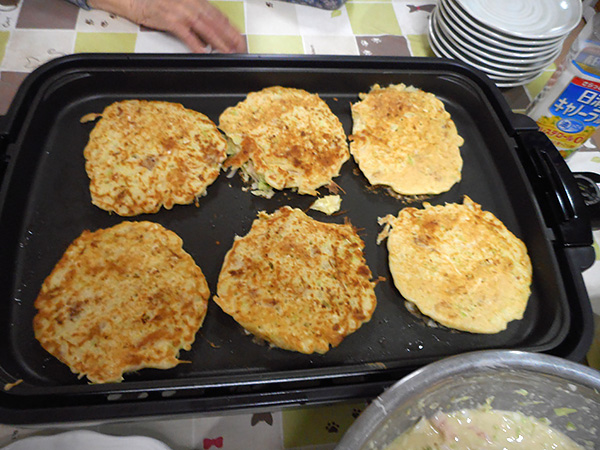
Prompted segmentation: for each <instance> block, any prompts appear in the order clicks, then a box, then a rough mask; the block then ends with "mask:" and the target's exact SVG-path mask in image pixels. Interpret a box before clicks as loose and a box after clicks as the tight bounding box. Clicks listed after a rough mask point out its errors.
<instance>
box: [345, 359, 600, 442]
mask: <svg viewBox="0 0 600 450" xmlns="http://www.w3.org/2000/svg"><path fill="white" fill-rule="evenodd" d="M483 404H490V405H491V407H492V408H494V409H496V410H503V411H515V412H520V413H522V414H524V415H526V416H533V417H537V418H540V419H542V418H545V419H547V420H548V421H549V422H550V423H549V424H550V426H551V427H552V428H553V429H555V430H558V431H560V432H561V433H563V434H566V435H567V436H569V437H570V438H571V439H573V440H574V441H575V442H576V443H578V444H579V445H580V446H582V447H583V448H585V449H586V450H589V449H598V448H600V426H599V425H600V371H598V370H595V369H592V368H590V367H587V366H584V365H582V364H578V363H574V362H571V361H567V360H564V359H562V358H558V357H556V356H551V355H545V354H538V353H528V352H519V351H508V350H486V351H479V352H471V353H465V354H462V355H459V356H453V357H450V358H446V359H443V360H441V361H437V362H435V363H431V364H429V365H427V366H425V367H422V368H421V369H419V370H417V371H415V372H413V373H412V374H410V375H409V376H407V377H405V378H403V379H402V380H400V381H398V382H397V383H396V384H394V385H393V386H392V387H390V388H389V389H387V390H386V391H385V392H384V393H383V394H381V395H380V396H379V397H377V398H376V399H375V400H374V401H373V402H372V403H371V404H370V405H369V406H368V407H367V409H366V410H365V411H363V413H362V414H361V415H360V416H359V418H358V419H357V420H356V421H355V422H354V424H352V426H351V427H350V428H349V429H348V431H347V432H346V434H345V435H344V436H343V437H342V439H341V440H340V442H339V443H338V445H337V447H336V450H383V449H385V448H386V447H387V446H388V445H389V444H391V443H392V442H393V440H394V439H395V438H396V437H398V436H399V435H400V434H402V433H403V432H405V431H406V430H408V429H409V428H410V427H412V426H413V425H414V424H415V423H416V422H417V421H418V420H419V419H420V418H421V417H423V416H425V417H429V416H431V415H433V414H435V413H436V412H438V411H440V410H441V411H443V412H452V411H458V410H461V409H473V408H477V407H478V406H479V405H483Z"/></svg>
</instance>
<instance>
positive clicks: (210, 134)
mask: <svg viewBox="0 0 600 450" xmlns="http://www.w3.org/2000/svg"><path fill="white" fill-rule="evenodd" d="M101 116H102V118H101V119H100V120H99V121H98V123H97V124H96V126H95V127H94V129H93V130H92V132H91V134H90V139H89V142H88V144H87V146H86V147H85V150H84V156H85V159H86V164H85V168H86V171H87V173H88V176H89V178H90V193H91V196H92V203H93V204H94V205H96V206H98V207H100V208H102V209H104V210H106V211H111V212H115V213H117V214H119V215H121V216H135V215H138V214H142V213H155V212H157V211H158V210H159V209H160V208H161V206H164V207H165V208H166V209H171V208H172V207H173V206H174V205H175V204H183V205H185V204H189V203H192V202H194V201H196V200H197V199H198V198H199V197H201V196H203V195H205V194H206V190H207V187H208V186H209V185H210V184H212V183H213V182H214V181H215V180H216V178H217V177H218V175H219V173H220V170H221V166H222V164H223V162H224V161H225V158H226V149H227V142H226V140H225V138H224V137H223V136H222V135H221V133H220V132H219V130H218V129H217V127H216V125H215V124H214V123H213V122H212V121H211V120H210V119H209V118H208V117H206V116H205V115H204V114H202V113H199V112H197V111H193V110H190V109H187V108H184V107H183V106H182V105H180V104H178V103H170V102H161V101H146V100H125V101H120V102H115V103H113V104H111V105H109V106H107V107H106V108H105V109H104V111H103V112H102V114H101Z"/></svg>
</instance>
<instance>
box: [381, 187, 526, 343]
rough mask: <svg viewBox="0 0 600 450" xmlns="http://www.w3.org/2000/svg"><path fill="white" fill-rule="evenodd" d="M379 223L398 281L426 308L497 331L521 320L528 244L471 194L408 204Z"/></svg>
mask: <svg viewBox="0 0 600 450" xmlns="http://www.w3.org/2000/svg"><path fill="white" fill-rule="evenodd" d="M380 223H381V224H385V228H384V230H383V232H382V234H381V235H380V240H381V239H384V238H385V237H386V236H387V239H388V242H387V248H388V253H389V267H390V271H391V273H392V277H393V280H394V284H395V285H396V287H397V289H398V291H400V294H402V296H403V297H404V298H405V299H406V300H408V301H410V302H412V303H414V304H415V305H416V306H417V308H418V309H419V311H420V312H422V313H423V314H425V315H427V316H429V317H431V318H432V319H434V320H436V321H437V322H439V323H440V324H442V325H445V326H447V327H450V328H455V329H457V330H462V331H469V332H472V333H498V332H500V331H502V330H504V329H505V328H506V327H507V324H508V323H509V322H510V321H513V320H519V319H522V318H523V313H524V311H525V308H526V306H527V302H528V299H529V296H530V292H531V291H530V286H531V277H532V266H531V261H530V258H529V255H528V254H527V248H526V247H525V244H524V243H523V242H522V241H521V240H520V239H518V238H517V237H516V236H515V235H514V234H512V233H511V232H510V231H509V230H508V229H507V228H506V226H505V225H504V224H503V223H502V222H501V221H500V220H499V219H498V218H497V217H496V216H494V215H493V214H492V213H491V212H488V211H483V210H482V209H481V206H480V205H478V204H477V203H475V202H474V201H472V200H471V199H470V198H469V197H467V196H465V198H464V202H463V204H455V203H452V204H446V205H445V206H432V205H430V204H429V203H424V209H417V208H404V209H402V210H401V211H400V213H399V214H398V217H394V216H387V217H385V218H380Z"/></svg>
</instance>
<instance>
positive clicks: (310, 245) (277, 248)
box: [214, 206, 377, 354]
mask: <svg viewBox="0 0 600 450" xmlns="http://www.w3.org/2000/svg"><path fill="white" fill-rule="evenodd" d="M363 247H364V243H363V241H362V239H361V238H360V237H359V236H358V234H357V233H356V230H355V229H354V228H353V227H352V225H351V224H349V223H346V224H343V225H339V224H328V223H322V222H319V221H317V220H314V219H312V218H310V217H309V216H307V215H306V214H304V213H303V212H302V211H301V210H299V209H292V208H290V207H288V206H285V207H283V208H281V209H279V210H277V211H275V212H274V213H272V214H267V213H266V212H259V214H258V218H257V219H256V220H255V221H254V223H253V224H252V228H251V230H250V232H249V233H248V234H247V235H246V236H244V237H236V239H235V241H234V243H233V247H232V248H231V249H230V250H229V252H228V253H227V255H226V256H225V260H224V263H223V266H222V268H221V272H220V274H219V280H218V284H217V295H216V296H215V297H214V300H215V302H216V303H217V304H218V305H219V306H220V307H221V309H222V310H223V311H224V312H225V313H227V314H229V315H231V316H232V317H233V318H234V319H235V320H236V321H237V322H238V323H239V324H240V325H241V326H242V327H244V328H245V329H246V330H247V331H248V332H250V333H251V334H253V335H254V336H256V337H258V338H261V339H264V340H265V341H267V342H269V343H270V344H272V345H273V346H276V347H279V348H282V349H285V350H292V351H297V352H301V353H306V354H310V353H313V352H317V353H321V354H322V353H325V352H327V351H328V350H329V349H330V347H336V346H337V345H339V344H340V342H342V340H343V339H344V338H345V337H346V336H347V335H349V334H350V333H353V332H354V331H356V330H357V329H358V328H359V327H360V326H361V325H362V324H363V323H364V322H368V321H369V320H370V319H371V316H372V314H373V311H374V310H375V306H376V304H377V300H376V297H375V292H374V287H375V282H374V281H372V280H371V271H370V269H369V267H368V266H367V265H366V262H365V259H364V256H363Z"/></svg>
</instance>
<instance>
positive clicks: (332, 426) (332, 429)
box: [325, 422, 340, 433]
mask: <svg viewBox="0 0 600 450" xmlns="http://www.w3.org/2000/svg"><path fill="white" fill-rule="evenodd" d="M325 429H326V430H327V431H328V432H329V433H337V432H339V431H340V426H339V425H338V424H337V423H335V422H327V426H326V427H325Z"/></svg>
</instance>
